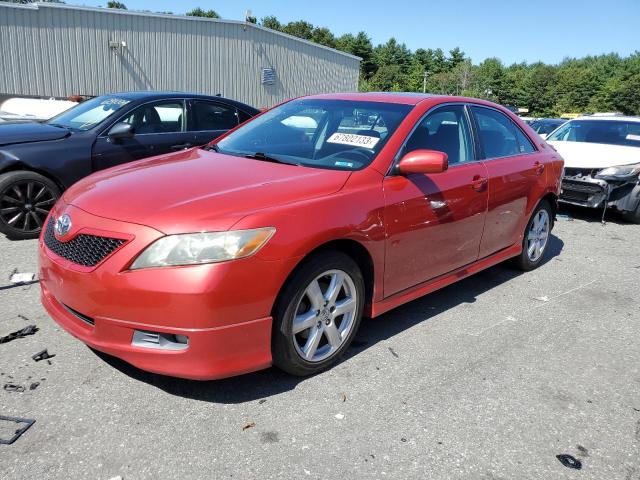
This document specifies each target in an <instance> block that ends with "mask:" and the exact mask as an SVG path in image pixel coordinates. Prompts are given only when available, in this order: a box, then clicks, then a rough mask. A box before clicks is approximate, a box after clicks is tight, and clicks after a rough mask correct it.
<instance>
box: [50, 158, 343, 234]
mask: <svg viewBox="0 0 640 480" xmlns="http://www.w3.org/2000/svg"><path fill="white" fill-rule="evenodd" d="M350 173H351V172H348V171H339V170H322V169H315V168H307V167H298V166H295V165H283V164H278V163H270V162H266V161H260V160H251V159H247V158H242V157H233V156H230V155H222V154H218V153H214V152H208V151H205V150H201V149H192V150H187V151H184V152H180V153H176V154H169V155H163V156H159V157H154V158H149V159H145V160H141V161H138V162H133V163H129V164H125V165H122V166H119V167H115V168H111V169H108V170H104V171H102V172H98V173H95V174H93V175H90V176H89V177H87V178H85V179H83V180H81V181H79V182H78V183H76V184H75V185H74V186H73V187H71V188H70V189H69V190H67V191H66V193H65V194H64V197H63V200H64V202H65V203H67V204H72V205H74V206H76V207H78V208H81V209H83V210H85V211H86V212H89V213H91V214H94V215H98V216H101V217H106V218H111V219H115V220H121V221H125V222H130V223H138V224H142V225H146V226H149V227H152V228H155V229H157V230H160V231H162V232H164V233H167V234H171V233H186V232H197V231H204V230H209V231H214V230H227V229H229V228H230V227H231V226H232V225H233V224H234V223H236V222H237V221H238V220H239V219H241V218H242V217H244V216H245V215H247V214H249V213H251V212H254V211H256V210H261V209H264V208H269V207H274V206H278V205H284V204H287V203H291V202H296V201H303V200H306V199H311V198H316V197H319V196H324V195H329V194H331V193H334V192H337V191H338V190H340V189H341V188H342V186H343V185H344V184H345V182H346V181H347V179H348V178H349V175H350Z"/></svg>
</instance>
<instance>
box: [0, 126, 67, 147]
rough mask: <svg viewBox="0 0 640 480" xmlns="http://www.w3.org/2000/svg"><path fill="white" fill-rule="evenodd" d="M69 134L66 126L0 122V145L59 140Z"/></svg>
mask: <svg viewBox="0 0 640 480" xmlns="http://www.w3.org/2000/svg"><path fill="white" fill-rule="evenodd" d="M69 134H70V132H69V130H67V129H66V128H62V127H52V126H51V125H47V124H44V123H37V122H29V123H8V124H0V145H10V144H12V143H27V142H45V141H47V140H59V139H61V138H64V137H66V136H67V135H69Z"/></svg>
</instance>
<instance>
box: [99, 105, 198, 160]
mask: <svg viewBox="0 0 640 480" xmlns="http://www.w3.org/2000/svg"><path fill="white" fill-rule="evenodd" d="M119 121H121V122H125V123H129V124H131V125H133V128H134V136H133V138H125V139H118V140H111V139H110V138H109V137H108V135H107V134H108V129H107V130H106V131H105V132H103V133H102V134H101V135H100V136H99V137H98V138H97V139H96V142H95V143H94V145H93V150H92V164H93V165H92V166H93V170H94V171H97V170H102V169H104V168H109V167H113V166H115V165H119V164H121V163H126V162H131V161H133V160H139V159H141V158H146V157H151V156H154V155H161V154H163V153H169V152H174V151H178V150H182V149H185V148H189V147H191V146H193V145H194V144H195V142H194V135H193V133H189V132H187V131H186V128H185V124H186V116H185V102H184V101H183V100H162V101H157V102H151V103H146V104H144V105H141V106H139V107H138V108H136V109H135V110H133V111H132V112H131V113H130V114H129V115H127V116H126V117H125V118H122V119H120V120H119Z"/></svg>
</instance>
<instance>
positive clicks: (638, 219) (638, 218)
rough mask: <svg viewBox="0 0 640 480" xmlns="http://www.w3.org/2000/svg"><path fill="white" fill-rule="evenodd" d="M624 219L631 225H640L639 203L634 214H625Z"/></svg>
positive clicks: (623, 214)
mask: <svg viewBox="0 0 640 480" xmlns="http://www.w3.org/2000/svg"><path fill="white" fill-rule="evenodd" d="M622 218H624V219H625V220H626V221H627V222H629V223H635V224H640V203H638V206H637V207H636V209H635V211H634V212H623V213H622Z"/></svg>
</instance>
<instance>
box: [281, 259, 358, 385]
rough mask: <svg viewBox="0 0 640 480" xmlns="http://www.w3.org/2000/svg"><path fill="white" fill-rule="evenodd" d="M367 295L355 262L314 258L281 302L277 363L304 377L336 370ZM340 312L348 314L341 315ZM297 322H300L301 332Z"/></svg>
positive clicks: (293, 277)
mask: <svg viewBox="0 0 640 480" xmlns="http://www.w3.org/2000/svg"><path fill="white" fill-rule="evenodd" d="M340 280H341V283H340V285H341V286H340V287H339V290H338V291H337V296H336V297H335V299H332V297H331V295H330V290H331V291H334V290H333V289H332V287H333V285H334V284H338V283H339V282H340ZM315 286H317V287H319V291H318V290H317V289H316V288H315ZM312 293H315V295H313V294H312ZM364 296H365V288H364V278H363V277H362V272H361V271H360V268H359V267H358V265H357V264H356V262H355V261H354V260H353V259H352V258H351V257H349V256H348V255H346V254H344V253H342V252H338V251H332V250H330V251H324V252H320V253H317V254H315V255H313V256H312V257H309V258H308V259H307V260H305V261H304V263H302V264H301V265H300V266H299V267H298V268H297V269H296V270H295V271H294V273H293V274H292V275H291V277H290V278H289V280H288V281H287V283H286V284H285V286H284V288H283V289H282V291H281V293H280V295H279V297H278V300H277V302H276V306H275V309H274V316H273V334H272V342H271V343H272V345H271V347H272V355H273V364H274V365H275V366H277V367H278V368H280V369H281V370H284V371H285V372H287V373H290V374H292V375H298V376H306V375H313V374H316V373H318V372H321V371H323V370H325V369H327V368H329V367H330V366H332V365H334V364H335V363H336V362H337V361H338V360H339V359H340V357H341V356H342V355H343V354H344V352H345V351H346V349H347V348H348V347H349V345H350V343H351V341H352V340H353V338H354V336H355V335H356V332H357V331H358V328H359V326H360V322H361V320H362V311H363V308H364ZM354 297H355V298H354ZM314 299H315V300H314ZM349 299H351V301H349ZM323 302H324V304H323ZM340 308H342V310H343V311H344V312H346V313H336V312H339V311H340V310H338V309H340ZM294 319H297V320H298V322H295V323H297V324H298V325H297V326H296V330H297V331H296V333H294ZM303 327H304V328H303ZM314 340H315V342H314ZM314 344H315V348H313V347H314Z"/></svg>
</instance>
